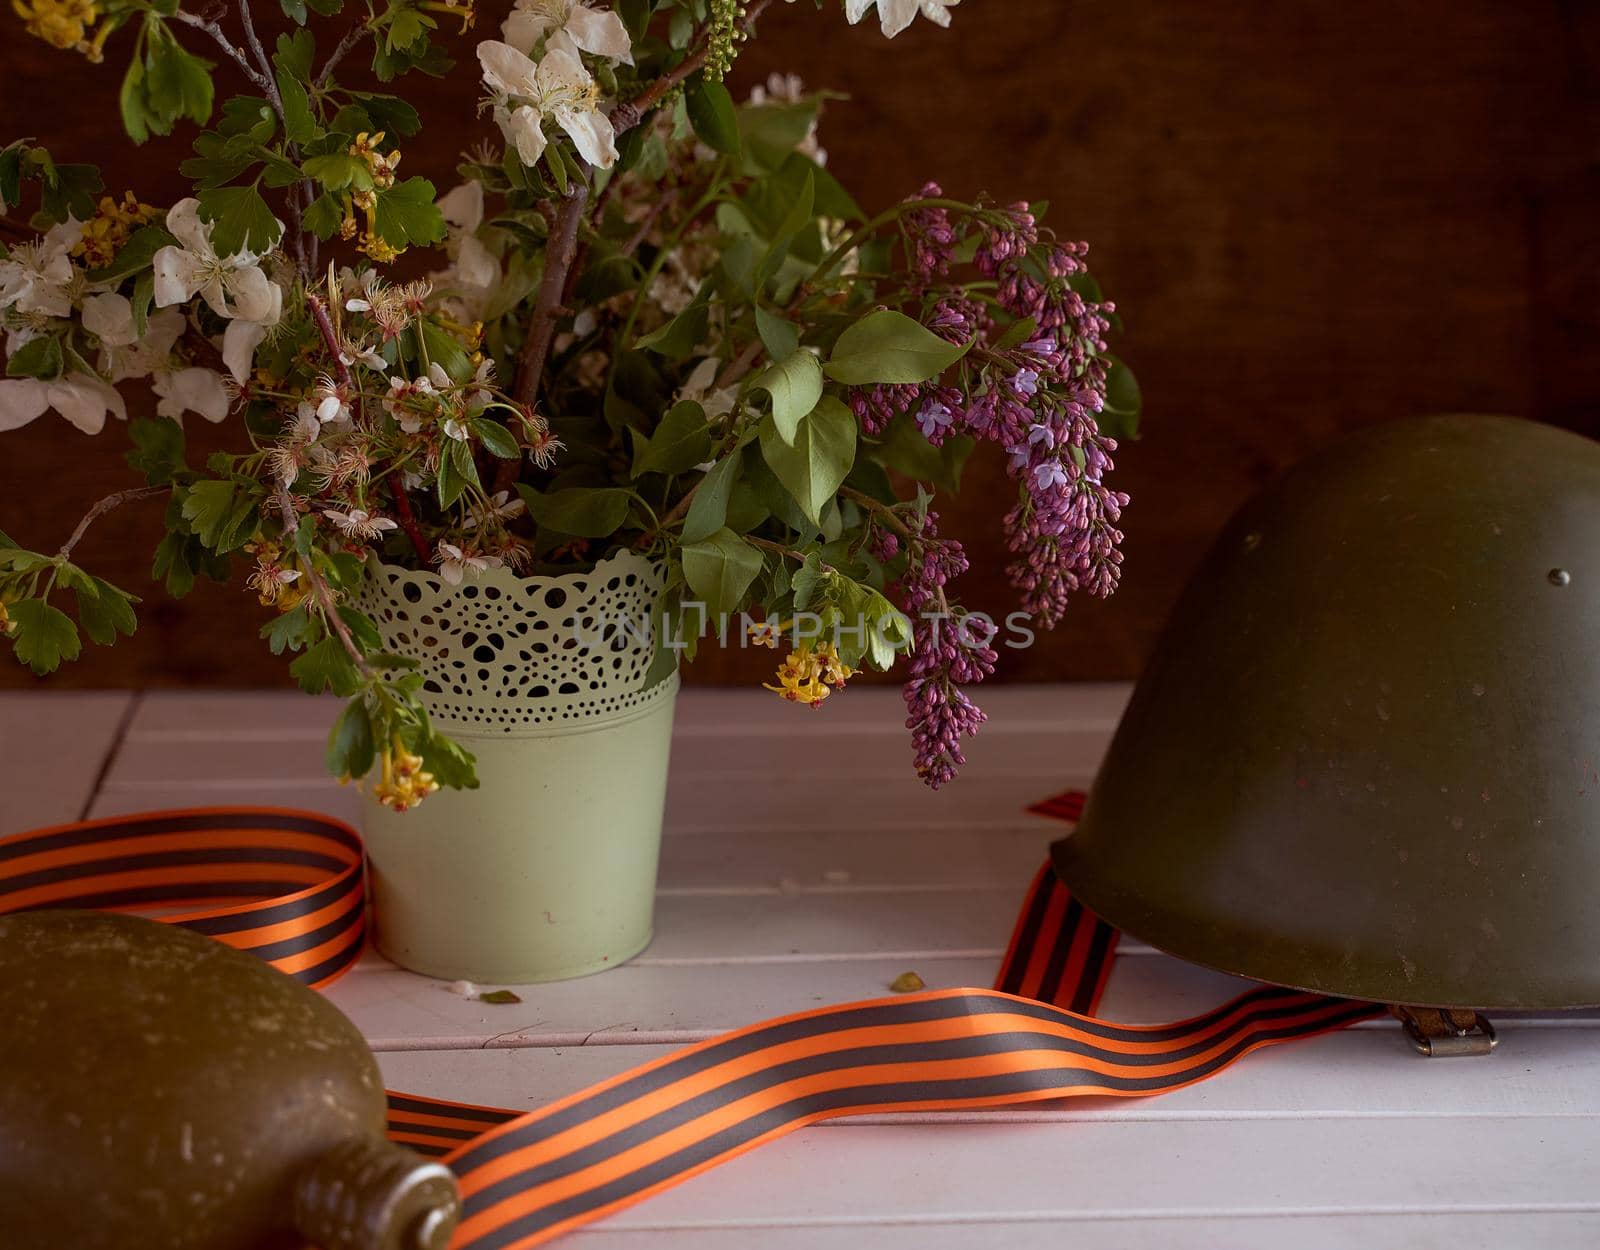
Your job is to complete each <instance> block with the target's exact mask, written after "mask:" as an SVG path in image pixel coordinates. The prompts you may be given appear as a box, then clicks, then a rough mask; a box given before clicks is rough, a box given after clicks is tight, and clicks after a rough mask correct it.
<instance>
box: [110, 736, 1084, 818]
mask: <svg viewBox="0 0 1600 1250" xmlns="http://www.w3.org/2000/svg"><path fill="white" fill-rule="evenodd" d="M256 749H257V750H260V749H261V748H260V746H259V744H258V746H257V748H256ZM1088 782H1089V778H1088V776H1087V775H1081V776H1073V775H1071V774H1066V775H1061V774H1056V773H1040V774H1038V775H1037V776H1031V777H1030V776H1023V777H991V776H986V775H984V774H982V773H980V772H976V771H974V772H971V773H969V774H968V775H967V776H965V777H962V778H961V779H960V780H959V781H957V782H956V783H955V784H953V785H951V786H947V787H945V788H944V789H943V790H941V791H939V793H937V794H935V793H933V792H932V791H931V790H929V789H928V788H927V787H925V786H923V785H922V784H921V783H920V782H918V781H917V779H916V778H915V777H913V776H912V775H911V772H910V770H909V769H907V770H905V771H904V772H897V773H895V774H893V775H892V776H889V777H886V778H883V779H881V780H878V781H874V782H872V783H870V784H864V783H862V782H860V781H859V780H857V781H855V782H852V783H851V784H850V785H849V788H848V789H847V788H846V787H845V785H844V784H840V785H839V786H837V787H830V786H828V785H826V784H823V785H819V783H818V782H817V780H816V779H815V778H813V777H810V776H808V775H802V774H796V775H792V776H785V777H780V778H776V779H768V778H765V777H761V776H757V775H749V776H744V777H733V778H723V779H720V780H718V781H716V782H714V783H707V782H705V781H704V780H702V779H699V778H694V777H687V776H684V775H682V774H680V773H674V774H673V775H672V777H671V779H670V781H669V784H668V787H667V810H666V820H665V825H664V828H665V830H666V833H667V835H668V836H669V837H670V836H677V835H680V834H705V833H749V834H755V833H807V832H812V831H814V830H816V829H817V828H818V827H819V826H820V827H827V828H836V829H872V830H898V831H901V832H914V831H919V830H932V829H941V830H954V831H960V830H970V829H975V828H999V829H1013V830H1016V829H1027V828H1030V827H1032V828H1040V827H1044V826H1045V825H1046V823H1048V827H1051V828H1054V829H1055V830H1056V834H1057V836H1059V833H1060V826H1059V825H1056V824H1054V823H1053V822H1043V821H1041V820H1040V818H1037V817H1033V816H1029V815H1027V814H1026V813H1025V809H1026V807H1027V806H1028V804H1030V803H1033V802H1036V801H1038V800H1039V799H1041V798H1046V797H1048V796H1050V795H1052V794H1057V793H1059V792H1060V791H1062V790H1066V789H1071V788H1079V789H1081V788H1083V787H1084V786H1086V785H1087V784H1088ZM222 803H264V804H267V805H269V806H275V807H300V808H306V809H309V810H311V811H322V812H327V813H329V814H330V815H333V816H337V817H339V818H340V819H343V820H348V821H351V822H353V823H354V822H358V821H359V819H360V808H361V796H360V795H359V794H358V793H357V792H356V791H355V790H354V789H353V788H350V787H341V786H340V785H339V784H338V783H337V782H335V781H334V780H333V779H332V778H331V777H329V776H327V775H326V774H320V775H319V774H309V773H308V774H306V775H303V776H299V777H286V778H259V779H256V780H251V781H236V780H233V779H231V778H227V777H219V776H208V775H204V774H200V773H197V774H196V775H195V776H193V777H191V778H189V779H188V780H185V781H182V782H172V781H154V780H150V779H147V778H143V777H133V776H130V775H129V770H127V769H122V768H119V770H118V774H117V776H116V778H115V779H113V780H108V781H107V782H106V785H105V787H104V788H103V789H102V790H101V792H100V799H99V801H98V802H97V804H96V810H97V812H98V813H99V814H101V815H114V814H117V813H122V812H136V811H148V810H152V809H156V808H163V807H188V806H193V805H195V804H222Z"/></svg>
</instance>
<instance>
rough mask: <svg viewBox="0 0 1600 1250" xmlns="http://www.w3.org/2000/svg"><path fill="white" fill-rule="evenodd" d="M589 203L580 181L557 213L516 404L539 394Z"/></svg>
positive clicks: (520, 358) (522, 355) (521, 356)
mask: <svg viewBox="0 0 1600 1250" xmlns="http://www.w3.org/2000/svg"><path fill="white" fill-rule="evenodd" d="M588 202H589V187H588V184H586V183H585V182H583V181H582V179H574V180H573V182H572V185H571V187H570V188H569V189H568V190H567V194H566V196H565V197H564V198H563V199H562V201H561V207H560V209H559V210H558V211H557V213H556V222H555V226H554V227H553V228H552V230H551V233H550V242H549V244H548V245H547V246H546V248H545V255H544V279H543V281H541V282H540V283H539V293H538V295H537V296H535V297H534V301H533V311H532V313H531V314H530V315H529V318H528V334H527V337H526V338H525V339H524V340H523V343H522V350H521V351H520V352H519V353H517V377H516V386H515V389H514V390H513V391H512V394H513V395H515V396H516V398H517V400H518V402H519V403H524V404H532V403H533V401H534V399H535V398H536V397H537V396H538V394H539V380H540V376H541V375H542V374H543V373H544V366H545V361H546V360H547V359H548V358H549V356H550V344H551V343H552V342H553V341H554V339H555V332H556V319H557V317H558V316H559V314H560V310H561V296H562V293H563V292H564V291H565V290H566V285H567V274H568V273H569V272H570V270H571V269H572V260H573V257H574V256H576V255H577V250H578V223H579V222H581V221H582V220H583V207H584V205H585V204H587V203H588Z"/></svg>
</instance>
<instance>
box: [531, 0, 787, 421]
mask: <svg viewBox="0 0 1600 1250" xmlns="http://www.w3.org/2000/svg"><path fill="white" fill-rule="evenodd" d="M771 3H772V0H755V3H753V4H752V5H751V6H750V8H749V11H748V12H747V13H746V14H745V17H744V21H743V28H744V29H745V30H749V29H750V27H751V26H752V25H753V24H754V23H755V20H756V18H758V17H760V16H761V14H762V12H763V11H764V10H765V9H766V8H767V6H768V5H770V4H771ZM710 53H711V38H710V31H709V30H706V31H702V32H701V35H700V39H699V41H698V42H697V43H696V45H695V47H694V49H693V51H691V52H690V53H689V55H688V56H686V57H684V58H683V60H682V61H680V62H679V63H678V64H677V65H676V66H674V67H673V68H672V69H671V70H670V71H668V72H667V73H665V74H663V75H662V76H661V77H660V78H658V79H656V80H655V81H654V82H652V83H651V84H650V85H649V86H648V87H646V88H645V89H644V90H643V91H642V92H640V93H639V94H638V95H637V96H635V97H634V98H633V99H632V100H630V101H628V102H627V103H625V104H619V105H618V106H617V107H616V108H614V109H612V110H611V115H610V116H611V128H612V131H613V132H614V134H615V135H616V137H617V138H619V139H620V138H621V137H622V136H623V135H625V134H627V133H628V131H630V130H632V129H633V128H634V127H635V126H637V125H638V124H639V123H640V122H641V121H643V120H644V117H645V115H646V114H647V113H649V111H650V110H651V109H653V108H655V106H656V105H658V104H660V103H661V101H662V100H663V99H665V98H666V96H667V95H668V94H669V93H670V92H672V91H673V90H675V89H676V88H677V87H679V86H681V85H682V84H683V83H684V81H685V80H687V79H688V78H689V77H690V76H691V75H693V74H694V73H695V72H696V71H698V70H699V69H700V68H701V67H703V66H704V65H705V63H706V58H707V57H708V56H709V55H710ZM578 165H579V176H578V177H577V178H575V179H574V180H573V183H572V186H571V188H570V189H569V190H568V191H567V194H566V196H565V197H564V198H563V199H562V201H561V207H560V209H559V210H558V211H557V213H556V219H555V224H554V225H553V226H552V227H551V232H550V243H549V250H548V251H547V252H546V253H545V268H544V279H543V281H542V282H541V283H540V285H539V294H538V295H537V297H535V299H534V304H533V312H532V315H531V316H530V318H529V321H528V334H527V337H526V338H525V339H524V340H523V343H522V351H521V352H520V353H518V355H517V377H516V386H515V389H514V390H513V392H512V393H513V394H514V395H515V396H516V398H517V400H518V402H520V403H524V404H532V403H533V401H534V399H535V397H536V396H537V395H538V392H539V379H540V376H541V375H542V374H543V372H544V366H545V362H546V360H547V359H548V358H549V355H550V344H551V343H552V342H553V341H554V339H555V323H556V319H557V317H558V316H559V315H560V313H561V308H562V303H561V300H562V295H563V294H564V293H565V291H566V289H567V278H568V275H569V274H570V272H571V271H572V267H573V261H574V259H575V258H576V256H577V252H578V227H579V226H580V224H581V223H582V221H583V214H584V208H585V206H586V205H587V204H588V202H589V185H588V183H587V182H586V181H585V178H586V176H587V174H588V172H589V171H588V167H587V165H585V164H584V162H582V161H581V160H580V161H579V162H578Z"/></svg>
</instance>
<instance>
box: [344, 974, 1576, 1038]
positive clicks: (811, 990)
mask: <svg viewBox="0 0 1600 1250" xmlns="http://www.w3.org/2000/svg"><path fill="white" fill-rule="evenodd" d="M997 963H998V957H997V956H994V955H981V956H974V955H967V954H951V955H945V956H934V955H924V956H921V957H919V958H917V959H915V960H909V959H899V958H893V959H870V958H843V959H833V960H821V959H814V958H813V959H796V960H791V961H772V962H765V963H755V962H746V963H708V964H667V965H660V964H653V963H650V962H648V956H647V957H646V959H644V960H636V961H635V962H634V963H631V964H628V965H625V966H624V967H621V968H617V969H613V970H612V971H610V972H607V973H605V974H603V975H601V976H596V977H587V978H583V979H581V980H578V981H559V982H552V983H550V984H546V985H533V986H527V987H519V988H518V990H517V993H518V994H519V995H520V996H521V997H522V1000H523V1001H522V1002H521V1003H519V1004H512V1005H507V1006H501V1007H493V1008H491V1007H489V1006H486V1005H485V1004H483V1003H478V1002H473V1001H468V1000H466V999H463V998H461V997H459V996H458V995H456V994H453V993H451V992H450V989H449V986H448V984H447V983H446V982H442V981H431V980H428V979H427V978H424V977H417V976H412V975H411V974H409V973H405V972H401V971H400V970H399V969H397V968H394V967H393V966H392V965H390V964H388V963H386V962H385V961H383V960H381V959H379V958H371V959H369V960H368V961H367V962H366V963H364V964H363V965H362V966H361V967H359V968H358V969H357V970H356V971H355V972H353V973H352V974H351V975H349V976H347V977H345V978H344V979H343V980H341V981H339V982H338V983H336V984H335V985H333V986H332V987H331V988H330V990H329V997H330V998H331V999H332V1000H333V1002H334V1003H335V1004H336V1005H337V1006H338V1007H339V1008H340V1009H341V1010H343V1011H344V1013H345V1014H346V1015H348V1016H349V1017H350V1018H351V1019H352V1020H354V1021H355V1022H356V1024H357V1026H358V1027H359V1028H360V1029H361V1030H362V1032H363V1033H364V1034H365V1035H366V1036H367V1038H368V1040H369V1041H370V1042H371V1043H372V1045H373V1046H374V1047H375V1048H378V1049H384V1050H395V1049H408V1048H430V1049H443V1048H452V1047H453V1048H471V1047H482V1046H506V1047H529V1046H533V1047H539V1046H561V1045H572V1044H575V1043H577V1042H584V1041H587V1042H589V1043H590V1044H624V1043H633V1042H650V1041H662V1042H688V1041H698V1040H700V1039H702V1038H705V1037H711V1036H714V1035H715V1034H717V1033H721V1032H724V1031H726V1030H728V1029H735V1028H741V1027H743V1026H745V1025H748V1024H753V1023H755V1022H756V1021H758V1020H765V1019H768V1018H770V1017H773V1016H780V1015H785V1014H788V1013H790V1012H795V1011H806V1010H809V1009H811V1008H815V1007H819V1006H823V1005H826V1004H830V1003H846V1002H854V1001H857V1000H860V999H867V998H881V997H883V996H884V995H886V994H887V993H888V992H889V984H890V982H892V981H893V980H894V979H895V978H896V977H897V976H899V975H900V974H901V973H902V972H906V971H912V970H914V971H916V972H917V973H918V974H919V975H920V976H921V977H922V978H923V980H924V981H925V982H926V983H927V984H928V985H929V987H930V988H934V989H942V988H954V987H957V986H963V985H970V986H987V985H989V984H990V983H991V982H992V981H993V979H994V974H995V967H996V965H997ZM1249 987H1250V983H1249V982H1246V981H1242V980H1240V979H1239V978H1237V977H1230V976H1225V975H1223V974H1222V973H1219V972H1211V971H1208V970H1207V969H1204V968H1198V967H1195V966H1194V965H1193V964H1186V963H1183V962H1181V961H1180V960H1176V959H1172V958H1170V957H1169V956H1165V955H1157V954H1136V953H1135V954H1123V955H1119V956H1118V957H1117V962H1116V966H1115V968H1114V969H1113V971H1112V975H1111V981H1110V985H1109V986H1108V987H1107V990H1106V995H1105V1000H1104V1002H1103V1004H1102V1014H1103V1015H1104V1016H1105V1017H1106V1018H1107V1019H1111V1020H1116V1021H1120V1022H1123V1023H1128V1024H1155V1023H1163V1022H1167V1021H1173V1020H1182V1019H1186V1018H1188V1017H1190V1016H1194V1015H1199V1014H1200V1013H1201V1012H1204V1011H1208V1010H1210V1009H1211V1008H1212V1007H1215V1006H1217V1005H1218V1004H1219V1003H1222V1002H1225V1001H1227V1000H1228V999H1229V998H1231V997H1233V996H1234V995H1236V994H1239V993H1242V992H1243V991H1244V990H1246V989H1248V988H1249ZM1497 1019H1498V1020H1499V1022H1500V1023H1503V1024H1506V1025H1507V1027H1510V1023H1511V1022H1510V1019H1509V1018H1499V1017H1497ZM1357 1027H1358V1028H1371V1029H1374V1030H1379V1031H1385V1030H1388V1031H1391V1032H1392V1030H1393V1028H1394V1027H1395V1026H1393V1025H1392V1024H1391V1023H1390V1022H1389V1021H1387V1020H1379V1021H1373V1022H1371V1023H1370V1024H1366V1025H1360V1026H1357ZM1518 1027H1524V1028H1538V1029H1546V1030H1552V1031H1569V1030H1570V1031H1575V1032H1576V1033H1577V1034H1578V1035H1580V1036H1588V1037H1600V1031H1597V1029H1600V1022H1597V1020H1596V1018H1595V1017H1594V1016H1593V1015H1592V1014H1580V1013H1566V1014H1564V1015H1562V1016H1561V1017H1559V1018H1542V1017H1535V1018H1532V1019H1529V1020H1527V1021H1526V1022H1524V1023H1520V1024H1519V1025H1518Z"/></svg>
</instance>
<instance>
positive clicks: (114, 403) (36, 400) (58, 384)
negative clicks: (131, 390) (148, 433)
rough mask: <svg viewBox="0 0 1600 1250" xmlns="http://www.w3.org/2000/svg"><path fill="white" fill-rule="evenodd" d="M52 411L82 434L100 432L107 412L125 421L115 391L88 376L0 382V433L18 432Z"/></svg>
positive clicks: (77, 374) (70, 375)
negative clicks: (45, 380)
mask: <svg viewBox="0 0 1600 1250" xmlns="http://www.w3.org/2000/svg"><path fill="white" fill-rule="evenodd" d="M52 408H53V409H55V411H56V412H58V413H60V414H61V415H62V416H63V417H65V418H66V419H67V420H68V421H70V422H71V423H72V424H73V425H75V426H76V427H77V428H78V429H80V430H82V431H83V432H84V433H85V434H98V433H99V432H100V431H101V430H102V429H104V428H105V424H106V413H107V412H111V413H114V414H115V415H116V418H117V420H119V421H126V420H127V419H128V410H127V407H126V406H125V405H124V404H123V402H122V396H121V395H119V394H117V391H116V388H115V387H113V386H111V385H110V384H109V383H107V382H105V381H104V380H103V379H101V378H98V377H95V376H94V375H92V374H86V373H69V374H67V375H65V376H64V377H59V378H56V379H55V380H53V381H50V382H43V381H40V380H39V379H38V378H8V379H6V380H5V381H0V431H3V430H15V429H20V428H21V427H22V426H24V425H27V424H28V422H30V421H32V420H33V419H34V418H35V417H38V416H41V415H43V414H44V413H45V412H47V411H48V410H50V409H52Z"/></svg>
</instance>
